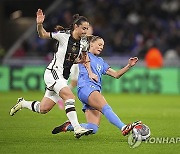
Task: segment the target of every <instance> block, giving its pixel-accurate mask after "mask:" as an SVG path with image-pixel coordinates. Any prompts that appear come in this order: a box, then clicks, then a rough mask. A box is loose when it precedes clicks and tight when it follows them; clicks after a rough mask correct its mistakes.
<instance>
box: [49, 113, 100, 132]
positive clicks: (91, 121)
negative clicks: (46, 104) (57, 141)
mask: <svg viewBox="0 0 180 154" xmlns="http://www.w3.org/2000/svg"><path fill="white" fill-rule="evenodd" d="M85 116H86V120H87V123H81V124H80V125H81V126H82V127H84V128H86V129H93V134H95V133H96V132H97V131H98V128H99V124H100V120H101V112H99V111H97V110H89V109H87V110H86V111H85ZM67 131H74V128H73V126H72V125H71V123H70V121H66V122H64V123H63V124H62V125H59V126H57V127H55V128H54V129H53V131H52V134H57V133H60V132H67Z"/></svg>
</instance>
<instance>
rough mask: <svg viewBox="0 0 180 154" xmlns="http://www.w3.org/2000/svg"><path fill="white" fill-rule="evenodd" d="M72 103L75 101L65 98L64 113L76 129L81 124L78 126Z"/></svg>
mask: <svg viewBox="0 0 180 154" xmlns="http://www.w3.org/2000/svg"><path fill="white" fill-rule="evenodd" d="M74 103H75V100H74V99H68V100H66V101H65V110H66V115H67V117H68V119H69V121H70V122H71V124H72V126H73V128H74V130H75V131H76V130H77V129H79V128H80V127H81V126H80V124H79V122H78V118H77V113H76V110H75V106H74Z"/></svg>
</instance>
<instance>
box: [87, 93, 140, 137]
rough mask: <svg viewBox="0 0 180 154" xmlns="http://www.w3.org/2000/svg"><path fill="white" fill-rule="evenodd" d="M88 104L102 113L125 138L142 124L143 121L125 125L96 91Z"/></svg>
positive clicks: (91, 95)
mask: <svg viewBox="0 0 180 154" xmlns="http://www.w3.org/2000/svg"><path fill="white" fill-rule="evenodd" d="M88 104H89V105H90V106H92V107H94V108H96V109H97V110H99V111H101V112H102V113H103V114H104V116H105V117H106V118H107V119H108V120H109V122H110V123H112V124H113V125H115V126H116V127H118V128H119V129H120V130H121V131H122V134H123V135H124V136H125V135H127V134H129V133H130V131H131V130H132V129H133V127H134V126H135V125H137V124H139V123H141V121H136V122H133V123H130V124H127V125H125V124H124V123H123V122H122V121H121V120H120V118H119V117H118V116H117V115H116V114H115V113H114V112H113V110H112V108H111V107H110V106H109V105H108V104H107V102H106V100H105V98H104V97H103V96H102V94H101V93H99V92H98V91H94V92H92V93H91V94H90V96H89V98H88Z"/></svg>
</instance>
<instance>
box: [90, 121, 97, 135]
mask: <svg viewBox="0 0 180 154" xmlns="http://www.w3.org/2000/svg"><path fill="white" fill-rule="evenodd" d="M98 128H99V127H98V125H96V124H93V123H88V124H87V129H93V132H92V133H93V134H96V132H97V131H98Z"/></svg>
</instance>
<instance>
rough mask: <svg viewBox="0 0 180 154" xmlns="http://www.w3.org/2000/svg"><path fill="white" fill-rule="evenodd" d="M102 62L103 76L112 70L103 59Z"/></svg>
mask: <svg viewBox="0 0 180 154" xmlns="http://www.w3.org/2000/svg"><path fill="white" fill-rule="evenodd" d="M102 61H103V74H104V75H105V74H106V72H107V70H108V69H109V68H110V66H109V64H108V63H106V62H105V61H104V60H103V59H102Z"/></svg>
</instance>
